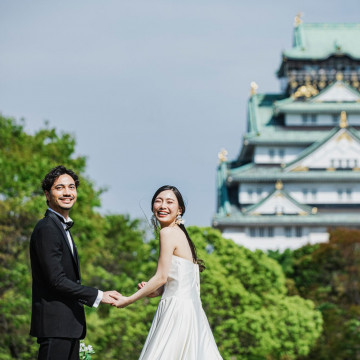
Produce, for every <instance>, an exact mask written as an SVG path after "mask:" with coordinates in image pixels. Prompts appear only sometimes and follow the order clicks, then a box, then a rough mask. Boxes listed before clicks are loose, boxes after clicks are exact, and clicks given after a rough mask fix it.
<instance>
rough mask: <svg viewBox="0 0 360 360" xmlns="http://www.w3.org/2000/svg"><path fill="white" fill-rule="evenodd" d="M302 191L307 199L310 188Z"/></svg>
mask: <svg viewBox="0 0 360 360" xmlns="http://www.w3.org/2000/svg"><path fill="white" fill-rule="evenodd" d="M302 193H303V196H304V199H306V198H307V196H308V189H303V190H302Z"/></svg>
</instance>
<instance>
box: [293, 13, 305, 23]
mask: <svg viewBox="0 0 360 360" xmlns="http://www.w3.org/2000/svg"><path fill="white" fill-rule="evenodd" d="M303 16H304V14H303V13H302V12H298V13H297V14H296V16H295V19H294V27H298V26H299V25H300V24H302V23H303V20H302V17H303Z"/></svg>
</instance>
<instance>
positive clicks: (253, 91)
mask: <svg viewBox="0 0 360 360" xmlns="http://www.w3.org/2000/svg"><path fill="white" fill-rule="evenodd" d="M258 88H259V86H258V84H257V83H256V82H255V81H252V82H251V83H250V96H253V95H256V94H257V92H256V90H257V89H258Z"/></svg>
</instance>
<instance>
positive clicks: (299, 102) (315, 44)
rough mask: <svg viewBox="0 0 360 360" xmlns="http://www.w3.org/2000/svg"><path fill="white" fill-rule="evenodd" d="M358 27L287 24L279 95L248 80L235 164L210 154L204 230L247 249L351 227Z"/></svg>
mask: <svg viewBox="0 0 360 360" xmlns="http://www.w3.org/2000/svg"><path fill="white" fill-rule="evenodd" d="M359 38H360V24H304V23H302V20H301V19H300V17H297V18H296V20H295V27H294V40H293V47H292V48H291V49H290V50H286V51H285V52H284V53H283V54H282V62H281V65H280V68H279V70H278V72H277V75H278V78H279V79H280V82H281V89H282V90H281V91H282V93H281V94H258V93H257V85H256V84H255V83H252V84H251V94H250V98H249V102H248V118H247V132H246V134H245V135H244V138H243V143H242V147H241V151H240V154H239V156H238V158H237V159H236V160H234V161H228V160H227V159H226V156H224V153H222V155H221V156H219V159H220V164H219V167H218V170H217V191H218V205H217V212H216V214H215V216H214V218H213V226H214V227H216V228H218V229H220V230H221V231H222V232H223V235H224V236H225V237H228V238H231V239H233V240H234V241H235V242H237V243H239V244H242V245H244V246H246V247H248V248H250V249H263V250H266V249H280V250H283V249H286V248H292V249H294V248H298V247H300V246H302V245H304V244H307V243H317V242H324V241H327V240H328V237H329V235H328V230H329V228H332V227H339V226H341V227H348V228H357V229H359V228H360V92H359V90H360V42H359Z"/></svg>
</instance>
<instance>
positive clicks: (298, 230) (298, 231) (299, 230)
mask: <svg viewBox="0 0 360 360" xmlns="http://www.w3.org/2000/svg"><path fill="white" fill-rule="evenodd" d="M295 234H296V237H298V238H299V237H302V227H300V226H297V227H296V228H295Z"/></svg>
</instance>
